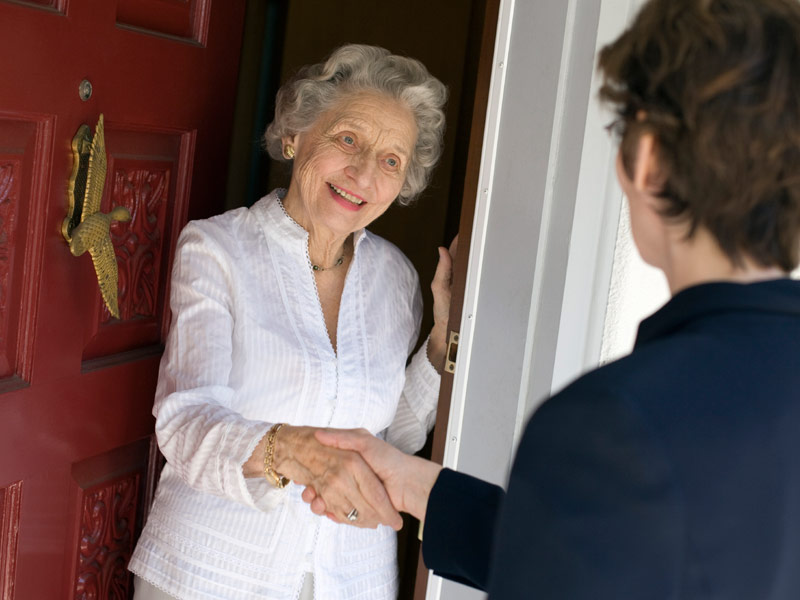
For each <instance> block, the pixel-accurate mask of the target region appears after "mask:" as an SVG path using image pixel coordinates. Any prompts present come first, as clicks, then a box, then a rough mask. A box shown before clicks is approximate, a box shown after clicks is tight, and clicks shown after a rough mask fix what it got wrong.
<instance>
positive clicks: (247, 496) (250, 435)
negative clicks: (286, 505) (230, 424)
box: [225, 422, 286, 511]
mask: <svg viewBox="0 0 800 600" xmlns="http://www.w3.org/2000/svg"><path fill="white" fill-rule="evenodd" d="M269 427H270V425H269V424H266V423H261V422H252V423H248V424H247V426H245V427H242V428H241V429H240V431H239V435H238V436H237V439H235V440H231V444H232V445H231V452H229V453H226V456H230V457H232V458H231V460H230V461H227V462H228V464H227V465H226V466H225V473H226V474H227V479H228V481H226V482H225V483H226V485H225V489H226V490H227V493H228V495H230V496H231V497H232V498H233V499H234V500H236V501H237V502H240V503H242V504H245V505H246V506H249V507H250V508H254V509H256V510H259V511H269V510H272V509H274V508H275V507H276V506H277V505H278V504H279V503H280V502H281V500H282V499H283V497H284V496H285V495H286V493H285V490H281V489H278V488H277V487H275V486H274V485H272V484H271V483H270V482H269V481H267V479H266V478H264V477H245V476H244V472H243V471H242V465H244V463H246V462H247V461H248V460H249V458H250V457H251V456H252V455H253V451H254V450H255V448H256V446H257V445H258V443H259V442H260V441H261V439H262V438H263V437H264V436H265V435H266V434H267V431H268V430H269Z"/></svg>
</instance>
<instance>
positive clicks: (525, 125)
mask: <svg viewBox="0 0 800 600" xmlns="http://www.w3.org/2000/svg"><path fill="white" fill-rule="evenodd" d="M639 4H640V0H537V1H536V2H533V1H531V0H516V1H515V0H502V2H501V4H500V10H499V17H498V27H497V37H496V42H495V54H494V65H493V69H492V77H491V87H490V93H489V103H488V109H487V117H486V126H485V131H484V145H483V154H482V161H481V166H480V174H479V185H478V190H479V191H478V198H476V206H475V220H474V224H473V229H472V240H471V246H470V256H469V268H468V271H467V284H466V290H465V296H464V308H463V314H462V321H461V323H462V328H461V332H460V343H459V353H458V361H457V365H456V371H455V379H454V383H453V395H452V401H451V408H450V420H449V426H448V436H447V445H446V447H445V459H444V464H445V466H447V467H451V468H457V469H459V470H461V471H464V472H467V473H470V474H472V475H475V476H478V477H481V478H483V479H486V480H488V481H492V482H494V483H497V484H500V485H505V483H506V480H507V477H508V470H509V467H510V464H511V460H512V457H513V452H514V449H515V448H516V445H517V442H518V439H519V435H520V433H521V430H522V427H523V425H524V422H525V421H526V419H527V417H528V416H529V415H530V413H531V412H532V411H533V410H534V409H535V408H536V407H537V406H538V405H539V403H540V402H541V401H542V400H543V399H545V398H546V397H547V396H549V395H550V394H551V393H552V391H553V390H554V389H556V388H559V387H561V386H562V385H563V384H564V383H566V382H567V381H569V380H570V379H572V378H574V377H575V376H576V375H578V374H579V373H581V372H582V371H584V370H585V369H586V368H588V367H592V366H594V365H596V364H597V360H598V358H599V351H600V340H601V337H602V328H603V317H604V315H605V306H606V301H607V296H608V285H609V281H610V274H611V261H612V258H613V248H614V241H615V239H616V226H617V223H618V218H619V207H620V198H621V194H620V192H619V190H618V188H617V187H616V183H615V179H614V156H615V151H614V149H613V147H612V144H611V142H610V140H609V139H608V136H607V134H606V133H605V131H604V129H603V125H605V124H606V123H607V122H608V120H609V118H608V115H607V114H606V113H604V112H603V111H601V110H600V108H599V107H598V106H597V102H596V90H597V78H596V74H595V68H594V67H595V65H596V52H597V49H598V48H599V47H601V46H602V45H604V44H605V43H606V42H607V41H609V40H611V39H613V38H614V37H615V36H616V35H618V34H619V32H621V31H622V29H623V28H624V26H625V24H626V23H627V22H628V21H629V18H630V15H631V13H632V11H633V10H634V8H635V7H636V6H638V5H639ZM482 597H483V594H480V593H477V592H474V591H473V590H468V589H467V588H465V587H464V586H461V585H459V584H455V583H452V582H446V581H443V580H442V579H441V578H439V577H434V576H431V577H430V578H429V580H428V593H427V598H428V599H430V600H456V599H458V600H471V599H473V598H482Z"/></svg>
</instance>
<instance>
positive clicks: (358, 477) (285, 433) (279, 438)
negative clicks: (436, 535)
mask: <svg viewBox="0 0 800 600" xmlns="http://www.w3.org/2000/svg"><path fill="white" fill-rule="evenodd" d="M315 431H317V428H315V427H294V426H291V425H284V426H283V427H282V428H281V429H280V431H278V433H277V435H276V436H275V453H274V458H273V469H274V470H275V471H276V472H278V473H280V474H281V475H284V476H285V477H288V478H289V479H291V480H292V481H293V482H295V483H297V484H299V485H304V486H306V487H311V488H313V489H314V490H315V492H316V493H317V494H318V495H319V496H321V497H322V498H324V499H325V505H326V507H327V515H328V517H329V518H331V519H332V520H334V521H336V522H337V523H347V524H349V525H355V526H357V527H368V528H372V529H374V528H375V527H377V526H378V525H380V524H382V525H388V526H389V527H392V528H393V529H395V530H400V528H401V527H402V526H403V520H402V518H401V517H400V513H398V512H397V511H396V510H395V508H394V507H393V506H392V503H391V501H390V500H389V495H388V494H387V493H386V490H385V489H384V487H383V484H382V483H381V481H380V479H378V477H377V476H376V475H375V473H374V472H373V471H372V469H371V468H370V467H369V466H368V465H367V463H366V462H365V461H364V459H363V458H362V457H361V455H360V454H358V453H357V452H354V451H351V450H341V449H338V448H332V447H330V446H324V445H323V444H321V443H320V442H319V441H318V440H317V439H316V437H315V436H314V432H315ZM265 445H266V436H265V439H263V440H262V441H261V443H259V445H258V447H257V448H256V450H255V452H253V456H252V457H251V459H250V460H249V461H248V464H247V465H245V476H253V475H254V474H255V473H258V474H259V475H260V476H262V477H263V456H264V447H265ZM259 450H260V452H259ZM256 465H259V466H260V469H258V467H257V466H256ZM257 469H258V470H257ZM248 471H249V472H248ZM354 508H355V509H356V510H357V511H358V518H357V519H356V520H355V521H349V520H348V519H347V515H348V514H349V513H350V511H352V510H353V509H354Z"/></svg>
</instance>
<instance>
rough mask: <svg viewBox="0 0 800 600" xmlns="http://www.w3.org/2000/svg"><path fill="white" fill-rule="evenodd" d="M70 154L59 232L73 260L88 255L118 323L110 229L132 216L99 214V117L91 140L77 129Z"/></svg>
mask: <svg viewBox="0 0 800 600" xmlns="http://www.w3.org/2000/svg"><path fill="white" fill-rule="evenodd" d="M72 153H73V167H72V175H71V176H70V179H69V189H68V196H69V212H68V213H67V218H66V219H64V223H63V224H62V226H61V232H62V233H63V234H64V238H65V239H66V240H67V242H68V243H69V249H70V252H72V254H73V255H74V256H80V255H81V254H83V253H84V252H86V251H87V250H88V251H89V254H90V255H91V257H92V262H93V263H94V270H95V273H96V274H97V283H98V284H99V285H100V294H101V295H102V296H103V301H104V302H105V303H106V307H107V308H108V312H110V313H111V314H112V315H113V316H114V317H115V318H117V319H118V318H119V307H118V305H117V296H118V291H117V281H118V278H119V275H118V273H117V258H116V256H115V255H114V245H113V244H112V243H111V233H110V229H111V222H112V221H130V220H131V213H130V212H129V211H128V209H127V208H125V207H124V206H116V207H114V208H113V209H112V210H111V212H110V213H101V212H100V200H101V199H102V198H103V187H104V186H105V182H106V170H107V168H108V163H107V160H106V141H105V137H104V133H103V115H102V114H101V115H100V119H99V120H98V121H97V127H96V128H95V131H94V137H92V135H91V131H90V130H89V127H88V126H86V125H81V126H80V128H79V129H78V133H76V134H75V137H74V138H73V139H72Z"/></svg>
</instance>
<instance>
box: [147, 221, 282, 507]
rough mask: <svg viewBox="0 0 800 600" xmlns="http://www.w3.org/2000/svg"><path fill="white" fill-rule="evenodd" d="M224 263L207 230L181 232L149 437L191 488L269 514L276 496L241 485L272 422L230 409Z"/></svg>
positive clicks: (228, 290)
mask: <svg viewBox="0 0 800 600" xmlns="http://www.w3.org/2000/svg"><path fill="white" fill-rule="evenodd" d="M209 227H210V226H209ZM230 263H231V257H230V254H229V253H228V252H226V251H225V250H224V249H223V248H222V245H221V244H219V243H218V242H217V241H216V240H215V239H214V237H213V236H212V235H210V234H209V233H208V231H206V230H204V229H203V228H201V227H200V226H199V225H197V224H194V223H190V224H189V225H187V226H186V228H185V229H184V230H183V232H182V233H181V236H180V238H179V241H178V248H177V250H176V257H175V263H174V266H173V271H172V289H171V298H170V306H171V309H172V326H171V329H170V332H169V336H168V338H167V344H166V348H165V351H164V356H163V357H162V360H161V368H160V372H159V379H158V386H157V390H156V398H155V404H154V407H153V414H154V415H155V417H156V436H157V438H158V445H159V447H160V448H161V452H162V453H163V454H164V456H165V457H166V459H167V462H168V463H169V464H170V465H171V466H172V467H173V468H174V469H175V470H176V471H177V473H179V475H180V477H181V478H182V479H183V480H184V481H185V482H186V483H187V484H188V485H189V486H191V487H192V488H194V489H196V490H199V491H203V492H207V493H210V494H215V495H217V496H223V497H226V498H229V499H231V500H233V501H235V502H239V503H242V504H245V505H247V506H250V507H252V508H256V509H260V510H269V509H270V508H272V507H274V506H275V505H276V504H277V503H278V502H279V501H280V499H281V498H282V497H283V494H284V492H283V490H279V489H277V488H276V487H274V486H271V485H270V484H269V483H268V482H267V481H266V480H265V479H253V480H246V479H245V477H244V474H243V472H242V465H243V464H244V463H245V462H246V461H247V460H248V459H249V457H250V456H251V455H252V453H253V450H254V449H255V447H256V445H257V444H258V442H259V441H260V440H261V438H262V437H263V436H264V435H265V434H266V432H267V431H268V430H269V428H270V426H271V423H266V422H262V421H252V420H248V419H245V418H244V417H242V415H240V414H239V413H238V412H236V410H234V409H233V408H232V404H233V400H234V392H233V389H232V388H231V387H230V386H229V377H230V373H231V366H232V352H233V346H232V344H233V341H232V340H233V335H232V334H233V317H232V314H233V310H232V309H233V307H232V302H233V300H232V289H233V284H234V282H233V280H232V276H231V273H232V271H233V269H232V268H231V264H230Z"/></svg>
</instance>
